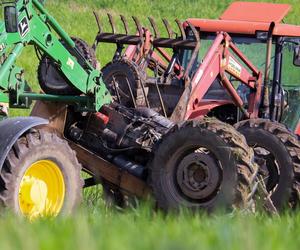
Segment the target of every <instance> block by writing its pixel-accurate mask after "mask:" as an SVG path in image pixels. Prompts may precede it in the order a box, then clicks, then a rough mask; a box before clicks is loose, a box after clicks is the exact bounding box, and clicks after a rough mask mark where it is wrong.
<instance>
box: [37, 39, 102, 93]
mask: <svg viewBox="0 0 300 250" xmlns="http://www.w3.org/2000/svg"><path fill="white" fill-rule="evenodd" d="M72 40H73V41H74V42H75V45H76V48H77V49H78V50H79V51H80V52H81V54H82V55H83V56H84V58H85V59H86V60H87V61H88V62H89V63H90V64H91V65H92V66H93V67H94V68H95V69H96V68H97V65H98V62H97V58H96V54H95V51H94V50H92V49H91V48H90V47H89V45H88V44H87V43H86V42H85V41H84V40H82V39H80V38H75V37H72ZM38 80H39V83H40V86H41V88H42V90H43V91H44V92H45V93H46V94H52V95H79V94H81V92H80V90H78V89H76V88H75V87H74V86H72V84H71V83H70V82H69V80H68V79H67V78H66V77H65V76H64V75H63V74H62V73H61V72H60V70H59V67H58V65H57V64H56V63H55V62H53V61H52V60H51V59H50V58H49V57H48V56H46V55H45V56H43V57H42V59H41V61H40V64H39V67H38Z"/></svg>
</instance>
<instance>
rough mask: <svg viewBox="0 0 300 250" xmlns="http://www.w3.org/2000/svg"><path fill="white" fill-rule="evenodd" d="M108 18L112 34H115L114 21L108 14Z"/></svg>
mask: <svg viewBox="0 0 300 250" xmlns="http://www.w3.org/2000/svg"><path fill="white" fill-rule="evenodd" d="M107 16H108V20H109V23H110V26H111V29H112V33H113V34H116V25H115V20H114V18H113V16H112V15H111V14H110V13H107Z"/></svg>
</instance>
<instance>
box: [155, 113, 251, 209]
mask: <svg viewBox="0 0 300 250" xmlns="http://www.w3.org/2000/svg"><path fill="white" fill-rule="evenodd" d="M191 144H193V145H197V147H199V148H200V147H206V148H209V150H210V151H211V152H213V153H214V155H215V156H216V158H217V159H218V161H219V162H220V163H221V165H222V168H223V173H222V181H221V182H220V186H219V191H218V193H217V194H216V195H215V196H214V197H212V198H211V199H210V200H207V201H205V202H203V203H197V202H194V201H190V200H189V199H187V198H185V197H184V196H183V195H182V194H181V192H180V191H179V190H178V188H177V187H176V185H178V184H176V183H175V182H176V181H174V177H173V175H174V170H175V169H176V167H177V166H175V164H172V161H176V157H178V155H180V153H179V152H181V150H182V149H184V148H188V147H189V145H191ZM253 162H254V153H253V151H252V150H251V149H250V148H249V147H248V145H247V143H246V140H245V138H244V137H243V136H242V135H240V134H239V133H238V132H237V131H236V130H235V129H234V128H233V127H232V126H230V125H228V124H225V123H222V122H220V121H218V120H216V119H211V118H203V119H202V120H199V121H189V122H186V123H183V124H182V125H180V126H179V125H178V126H175V127H174V129H173V130H171V131H170V132H169V133H168V134H167V135H165V136H164V137H163V138H162V140H161V141H160V143H159V145H158V147H157V149H156V151H155V153H154V156H153V160H152V161H151V162H150V164H149V172H150V174H149V183H150V185H151V187H152V189H153V193H154V196H155V198H156V201H157V205H158V207H160V208H162V209H163V210H178V209H179V208H180V207H186V208H189V209H192V210H198V209H204V210H206V211H208V212H211V211H214V210H216V209H225V210H232V209H236V208H238V209H244V208H245V209H253V206H252V205H253V200H252V190H253V188H254V186H255V179H256V178H255V177H256V174H257V167H256V164H252V163H253ZM178 165H179V164H178ZM168 183H169V184H168Z"/></svg>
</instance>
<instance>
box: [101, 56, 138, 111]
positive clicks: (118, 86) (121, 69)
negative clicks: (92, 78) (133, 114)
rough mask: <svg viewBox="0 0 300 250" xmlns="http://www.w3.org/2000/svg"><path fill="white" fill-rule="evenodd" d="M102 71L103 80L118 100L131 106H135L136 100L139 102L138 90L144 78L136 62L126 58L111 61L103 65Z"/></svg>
mask: <svg viewBox="0 0 300 250" xmlns="http://www.w3.org/2000/svg"><path fill="white" fill-rule="evenodd" d="M102 73H103V81H104V82H105V84H106V87H107V88H108V90H109V91H110V93H111V95H112V96H113V98H114V100H115V101H116V102H118V103H120V104H122V105H124V106H126V107H129V108H130V107H134V101H136V102H139V100H137V99H138V96H139V95H138V94H139V93H138V92H139V91H141V87H142V81H143V80H142V76H141V73H140V70H139V68H138V66H137V65H136V64H135V63H134V62H132V61H129V60H126V59H121V60H118V61H113V62H110V63H108V64H107V65H106V66H105V67H103V69H102ZM130 89H131V91H130ZM132 97H133V98H134V100H132V99H133V98H132ZM143 98H144V97H142V99H143ZM140 101H141V100H140ZM142 102H144V100H142Z"/></svg>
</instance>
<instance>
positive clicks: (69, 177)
mask: <svg viewBox="0 0 300 250" xmlns="http://www.w3.org/2000/svg"><path fill="white" fill-rule="evenodd" d="M80 172H81V165H80V164H79V162H78V161H77V158H76V155H75V152H74V151H73V150H71V148H70V147H69V145H68V144H67V142H66V141H65V140H62V139H60V138H59V137H58V136H57V135H55V134H54V133H50V132H46V131H43V130H31V131H30V132H28V133H27V134H25V135H24V136H22V137H20V138H19V140H18V141H17V142H16V143H15V145H14V146H13V148H12V149H11V151H10V152H9V155H8V157H7V159H6V161H5V164H4V166H3V168H2V171H1V174H0V183H1V185H0V202H1V203H2V205H3V206H4V207H7V208H9V209H11V210H12V211H13V212H14V213H16V214H19V215H24V216H26V217H29V218H30V219H34V218H37V217H45V216H46V217H48V216H58V215H61V214H62V215H68V214H70V213H72V212H73V211H74V209H75V208H76V207H77V206H78V204H79V203H80V202H81V200H82V188H83V181H82V179H81V177H80Z"/></svg>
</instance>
